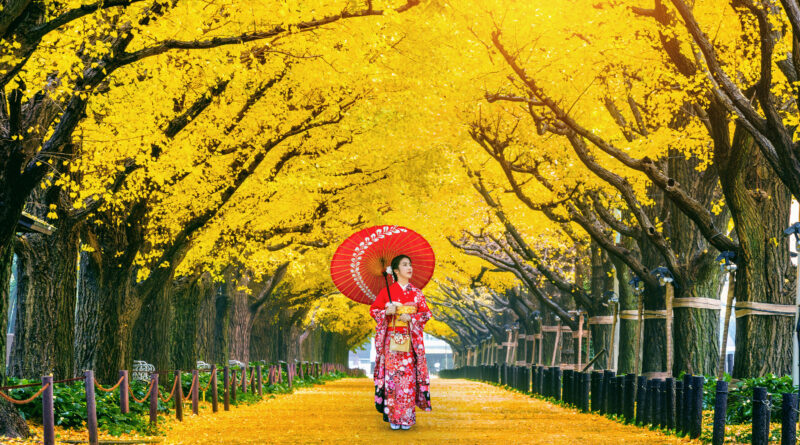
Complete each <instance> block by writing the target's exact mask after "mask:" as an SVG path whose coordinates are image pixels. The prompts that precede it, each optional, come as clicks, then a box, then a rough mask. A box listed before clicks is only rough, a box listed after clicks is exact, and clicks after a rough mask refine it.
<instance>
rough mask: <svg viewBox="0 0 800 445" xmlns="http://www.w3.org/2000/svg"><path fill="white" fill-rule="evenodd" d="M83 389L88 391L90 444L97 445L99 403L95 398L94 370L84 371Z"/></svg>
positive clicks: (87, 426)
mask: <svg viewBox="0 0 800 445" xmlns="http://www.w3.org/2000/svg"><path fill="white" fill-rule="evenodd" d="M83 389H84V391H85V393H86V429H87V431H88V432H89V444H90V445H97V403H96V401H95V398H94V371H89V370H86V371H83Z"/></svg>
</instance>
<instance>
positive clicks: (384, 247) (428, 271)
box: [331, 226, 436, 304]
mask: <svg viewBox="0 0 800 445" xmlns="http://www.w3.org/2000/svg"><path fill="white" fill-rule="evenodd" d="M401 254H403V255H408V257H409V258H411V265H412V267H413V273H412V275H411V284H413V285H414V287H416V288H418V289H422V288H423V287H425V285H426V284H428V281H430V279H431V277H432V276H433V267H434V264H435V263H436V258H435V257H434V255H433V249H432V248H431V245H430V244H428V242H427V241H425V238H423V237H422V236H421V235H420V234H418V233H417V232H415V231H413V230H411V229H407V228H405V227H400V226H373V227H370V228H368V229H364V230H361V231H359V232H356V233H354V234H353V235H350V237H349V238H347V239H346V240H344V242H343V243H342V245H341V246H339V248H338V249H336V253H334V254H333V259H331V278H333V283H334V284H335V285H336V287H337V288H338V289H339V291H340V292H341V293H343V294H344V295H345V296H346V297H347V298H350V299H351V300H354V301H357V302H359V303H364V304H372V301H373V300H375V297H376V296H377V295H378V292H380V290H381V289H382V288H384V287H386V281H384V277H383V272H384V271H385V270H386V267H387V266H390V265H391V262H392V258H394V257H395V256H397V255H401ZM393 282H394V279H393V278H392V276H391V275H390V276H389V284H391V283H393Z"/></svg>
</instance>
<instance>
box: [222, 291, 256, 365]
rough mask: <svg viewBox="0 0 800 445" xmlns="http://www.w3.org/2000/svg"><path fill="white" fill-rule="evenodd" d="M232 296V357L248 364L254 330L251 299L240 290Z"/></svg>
mask: <svg viewBox="0 0 800 445" xmlns="http://www.w3.org/2000/svg"><path fill="white" fill-rule="evenodd" d="M229 295H230V299H231V302H232V305H231V316H230V324H229V329H230V331H229V334H228V335H229V339H230V357H231V359H233V360H239V361H240V362H243V363H248V361H249V360H250V333H251V331H252V329H253V312H252V311H251V310H250V297H249V295H247V294H246V293H244V292H243V291H240V290H234V291H233V293H232V294H229Z"/></svg>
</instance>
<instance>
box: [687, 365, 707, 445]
mask: <svg viewBox="0 0 800 445" xmlns="http://www.w3.org/2000/svg"><path fill="white" fill-rule="evenodd" d="M704 382H705V377H703V376H702V375H698V376H694V377H692V397H693V400H692V401H691V403H692V423H691V428H690V434H689V437H691V438H692V439H697V438H698V437H700V433H702V430H703V383H704Z"/></svg>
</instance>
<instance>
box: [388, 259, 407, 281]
mask: <svg viewBox="0 0 800 445" xmlns="http://www.w3.org/2000/svg"><path fill="white" fill-rule="evenodd" d="M403 258H408V262H409V263H410V262H411V258H409V256H408V255H403V254H400V255H397V256H396V257H394V258H392V276H393V277H394V281H395V283H396V282H397V272H395V271H396V270H397V269H398V268H400V261H403Z"/></svg>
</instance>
